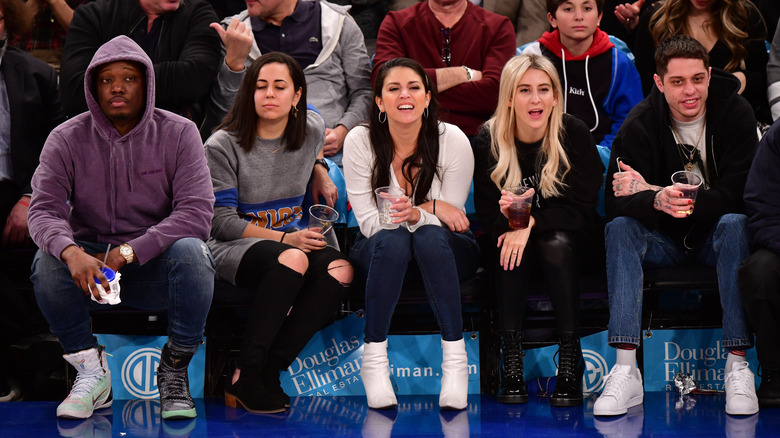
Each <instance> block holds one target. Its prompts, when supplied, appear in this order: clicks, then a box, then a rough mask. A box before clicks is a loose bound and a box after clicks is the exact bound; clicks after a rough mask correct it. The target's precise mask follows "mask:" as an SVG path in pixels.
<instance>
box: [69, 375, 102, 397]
mask: <svg viewBox="0 0 780 438" xmlns="http://www.w3.org/2000/svg"><path fill="white" fill-rule="evenodd" d="M103 375H104V374H103V371H102V370H99V371H96V372H92V373H87V372H80V373H78V374H77V375H76V380H75V381H74V382H73V388H71V390H70V395H69V397H70V396H72V397H84V396H87V395H89V394H90V392H92V388H93V387H94V386H95V383H97V381H98V380H100V378H101V377H103Z"/></svg>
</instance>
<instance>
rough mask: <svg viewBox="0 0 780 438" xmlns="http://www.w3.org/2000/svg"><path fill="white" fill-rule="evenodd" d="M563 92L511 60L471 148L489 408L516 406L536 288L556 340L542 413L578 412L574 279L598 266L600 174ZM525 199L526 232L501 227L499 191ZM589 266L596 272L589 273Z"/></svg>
mask: <svg viewBox="0 0 780 438" xmlns="http://www.w3.org/2000/svg"><path fill="white" fill-rule="evenodd" d="M563 94H564V93H563V90H562V89H561V83H560V81H559V80H558V75H557V74H556V72H555V67H554V66H553V65H552V63H551V62H550V61H549V60H548V59H547V58H545V57H543V56H539V55H521V56H518V57H515V58H513V59H511V60H510V61H509V62H508V63H507V65H506V67H504V71H503V73H502V74H501V89H500V94H499V98H498V107H497V109H496V113H495V115H494V116H493V117H492V118H491V119H490V120H488V122H487V123H486V124H485V126H484V127H483V128H482V130H481V131H480V134H479V136H478V137H477V141H476V144H475V148H474V155H475V170H474V202H475V206H476V209H477V214H478V215H479V220H480V223H481V224H482V226H483V227H484V228H485V230H486V232H487V234H488V236H489V239H490V245H487V246H489V247H492V248H496V247H499V248H500V250H498V251H494V254H491V255H492V257H486V259H487V260H489V263H490V264H489V265H488V266H490V267H491V271H492V275H495V276H496V278H497V283H498V287H497V289H496V296H497V299H498V303H497V304H498V309H497V313H498V315H499V319H498V327H499V330H500V334H501V362H500V365H499V375H500V378H501V380H500V386H499V390H498V397H497V398H498V401H499V402H501V403H525V402H526V401H527V400H528V392H527V390H526V386H525V380H524V378H523V353H522V344H521V343H522V339H523V331H522V330H523V311H524V309H525V306H526V302H525V297H526V296H527V294H528V292H529V285H531V284H533V279H534V278H535V277H541V278H543V279H544V280H545V282H546V284H547V286H548V291H549V293H550V298H551V300H552V303H553V308H554V310H555V325H556V328H557V330H558V338H559V348H558V373H557V376H558V379H557V382H556V384H555V389H554V390H553V393H552V398H551V399H550V405H552V406H577V405H581V404H582V401H583V398H582V375H583V372H584V370H585V363H584V362H583V359H582V350H581V348H580V337H579V320H580V299H579V297H580V288H579V278H580V273H581V272H587V271H588V268H591V269H593V267H596V266H598V265H599V263H598V261H601V265H602V266H603V260H604V258H603V247H604V244H603V240H602V236H603V226H602V225H601V218H600V217H599V215H598V213H597V212H596V204H597V202H598V192H599V188H600V187H601V183H602V175H603V172H604V165H603V164H602V163H601V159H600V158H599V154H598V152H597V151H596V147H595V144H594V143H593V138H592V137H591V136H590V135H588V129H587V127H586V126H585V124H584V123H582V121H580V120H578V119H577V118H575V117H572V116H569V115H568V114H564V113H563V103H562V102H561V100H562V99H561V98H562V97H563ZM519 185H525V186H527V187H529V188H531V189H532V190H534V191H535V194H534V195H532V196H533V199H532V208H531V213H530V215H531V217H530V220H529V223H528V227H527V228H524V229H512V228H510V227H509V221H508V212H507V210H508V207H509V205H511V204H512V195H511V193H510V192H508V191H507V189H509V188H511V187H515V186H519ZM591 261H596V263H589V262H591Z"/></svg>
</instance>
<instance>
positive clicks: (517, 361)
mask: <svg viewBox="0 0 780 438" xmlns="http://www.w3.org/2000/svg"><path fill="white" fill-rule="evenodd" d="M503 348H504V369H505V370H506V375H507V377H517V376H522V375H523V361H522V354H523V353H522V351H521V349H520V345H519V342H517V341H514V340H509V341H508V342H505V343H504V345H503Z"/></svg>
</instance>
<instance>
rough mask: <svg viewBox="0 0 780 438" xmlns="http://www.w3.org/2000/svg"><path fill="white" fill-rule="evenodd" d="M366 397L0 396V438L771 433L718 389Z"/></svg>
mask: <svg viewBox="0 0 780 438" xmlns="http://www.w3.org/2000/svg"><path fill="white" fill-rule="evenodd" d="M365 400H366V399H365V397H358V396H353V397H299V398H293V399H292V406H291V408H290V409H289V410H288V411H287V412H286V413H284V414H275V415H257V414H251V413H248V412H246V411H244V410H241V409H233V408H228V407H225V406H224V403H223V400H221V399H205V400H203V399H199V400H197V401H196V403H197V410H198V417H197V418H196V419H193V420H188V421H162V420H161V419H160V413H159V402H158V401H157V400H116V401H114V405H113V406H112V407H111V408H108V409H103V410H101V411H97V412H96V413H95V414H94V415H93V417H92V418H90V419H89V420H84V421H78V420H58V419H57V418H56V416H55V410H56V407H57V402H13V403H0V437H3V438H13V437H25V438H28V437H33V438H45V437H58V436H62V437H90V438H92V437H95V438H97V437H231V438H243V437H315V436H327V437H339V436H362V437H377V438H381V437H391V436H392V437H442V436H443V437H468V436H485V437H515V436H527V437H545V436H547V437H550V438H552V437H616V438H617V437H620V438H623V437H723V436H726V437H754V436H757V437H777V436H780V409H764V410H762V411H761V412H759V413H758V414H756V415H752V416H749V417H732V416H730V415H727V414H726V413H725V412H724V411H723V407H724V403H725V401H724V396H723V395H722V394H720V395H696V396H688V397H686V398H685V399H678V398H677V397H675V395H674V394H672V393H662V392H655V393H647V394H646V395H645V402H644V404H643V405H640V406H637V407H635V408H632V409H631V410H629V412H628V414H626V415H623V416H620V417H615V418H595V417H594V416H593V402H594V401H595V397H591V398H589V399H587V400H586V403H585V405H584V406H580V407H575V408H554V407H551V406H550V405H549V403H548V401H547V400H546V399H540V398H537V397H535V396H531V399H530V401H529V402H528V403H527V404H524V405H503V404H500V403H497V402H496V401H495V399H494V397H492V396H489V395H481V396H480V395H472V396H469V406H468V408H467V409H466V410H465V411H458V412H453V411H441V410H440V409H439V407H438V398H437V397H436V396H429V395H426V396H400V397H399V398H398V401H399V405H398V408H397V409H393V410H388V411H375V410H372V409H368V408H367V407H366V404H365Z"/></svg>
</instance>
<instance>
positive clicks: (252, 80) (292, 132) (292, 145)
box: [217, 52, 306, 152]
mask: <svg viewBox="0 0 780 438" xmlns="http://www.w3.org/2000/svg"><path fill="white" fill-rule="evenodd" d="M272 63H278V64H284V65H286V66H287V69H288V70H289V71H290V77H291V78H292V81H293V88H294V89H295V91H296V92H297V91H298V90H301V98H300V99H299V100H298V105H296V106H295V107H293V108H291V110H290V114H289V118H288V119H287V126H286V127H285V128H284V134H282V143H283V144H284V147H285V148H286V149H289V150H292V151H294V150H298V149H300V148H301V146H302V145H303V140H304V137H305V136H306V77H305V76H304V74H303V70H302V69H301V66H300V65H299V64H298V61H296V60H295V59H294V58H293V57H291V56H290V55H287V54H285V53H281V52H271V53H266V54H265V55H263V56H261V57H259V58H257V59H255V60H254V62H252V65H250V66H249V68H247V69H246V74H245V75H244V79H243V80H242V81H241V87H239V89H238V92H237V93H236V99H235V100H234V101H233V106H232V107H231V108H230V111H229V112H228V114H227V115H226V116H225V119H224V120H223V121H222V124H221V125H219V127H218V128H217V129H224V130H226V131H228V132H230V133H232V134H233V135H234V136H235V137H236V141H237V142H238V144H239V146H241V148H242V149H243V150H245V151H247V152H249V151H250V150H252V146H254V144H255V138H256V137H257V126H258V124H259V123H260V118H259V117H258V116H257V111H256V110H255V89H256V88H257V76H258V75H259V74H260V69H261V68H263V66H264V65H266V64H272ZM296 109H297V111H296Z"/></svg>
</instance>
